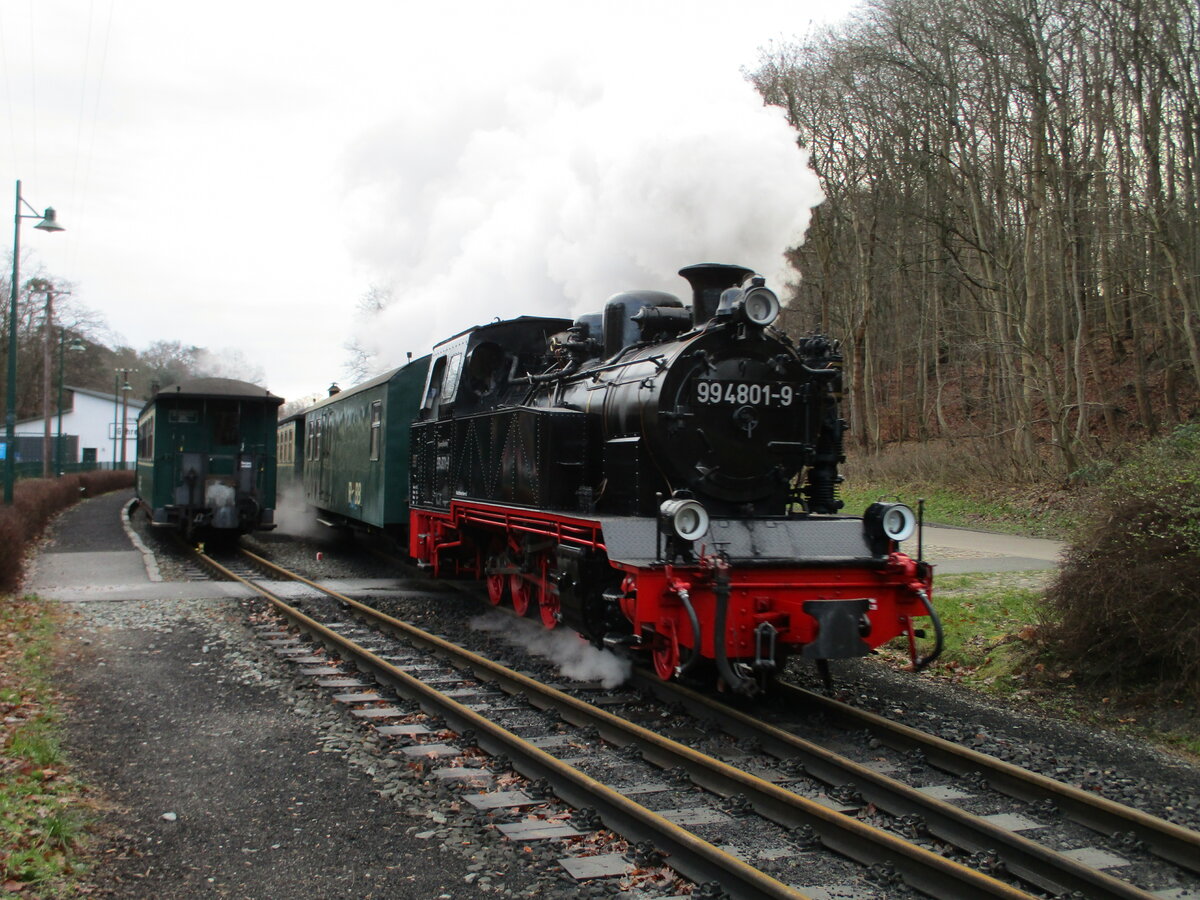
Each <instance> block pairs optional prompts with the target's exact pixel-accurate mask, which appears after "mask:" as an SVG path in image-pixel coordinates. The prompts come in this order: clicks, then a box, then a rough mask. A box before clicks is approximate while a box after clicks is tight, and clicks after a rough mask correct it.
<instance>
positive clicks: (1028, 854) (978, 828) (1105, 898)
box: [634, 673, 1153, 900]
mask: <svg viewBox="0 0 1200 900" xmlns="http://www.w3.org/2000/svg"><path fill="white" fill-rule="evenodd" d="M634 680H635V684H636V685H637V686H638V687H640V688H642V689H643V690H647V691H650V692H652V693H654V694H655V695H657V696H658V697H659V698H660V699H663V700H665V701H668V702H674V703H680V704H682V705H683V706H684V707H685V708H687V709H688V710H690V711H691V712H692V713H693V714H696V715H699V716H706V717H709V718H711V719H714V720H715V721H717V722H718V723H721V724H722V725H723V726H724V728H725V730H726V731H727V732H728V733H730V734H734V735H737V736H739V737H745V736H753V737H754V738H757V739H758V740H759V742H760V743H761V744H762V746H763V749H765V750H766V751H767V752H768V753H771V754H772V755H773V756H776V757H778V758H780V759H798V760H800V762H801V763H802V764H803V765H804V769H805V771H806V772H807V773H808V774H810V775H812V776H813V777H814V778H817V779H818V780H820V781H823V782H825V783H826V784H829V785H833V786H837V785H841V784H846V783H850V784H852V785H853V786H854V787H855V789H857V790H858V791H859V793H860V794H862V796H863V798H864V799H865V800H866V801H868V802H870V803H873V804H874V805H875V806H877V807H878V808H879V809H882V810H884V811H885V812H888V813H890V814H891V815H894V816H897V817H899V816H910V815H917V816H920V817H921V820H922V821H923V823H924V825H925V827H926V828H927V829H928V831H929V833H930V834H932V835H935V836H936V837H939V838H941V839H942V840H944V841H946V842H947V843H949V844H951V845H953V846H955V847H958V848H960V849H963V850H968V851H972V852H976V851H991V852H995V853H997V854H998V855H999V857H1000V859H1002V860H1003V861H1004V864H1005V866H1006V867H1007V869H1008V871H1010V872H1011V873H1013V874H1014V875H1018V876H1020V877H1021V878H1023V879H1024V880H1026V881H1028V882H1030V883H1032V884H1035V885H1037V886H1038V887H1041V888H1043V889H1045V890H1047V891H1050V892H1052V893H1055V894H1066V893H1070V892H1071V891H1078V892H1081V893H1082V894H1083V895H1084V896H1086V897H1088V898H1089V900H1116V898H1123V900H1151V898H1152V897H1153V895H1152V894H1150V893H1147V892H1146V891H1143V890H1141V889H1140V888H1138V887H1135V886H1134V885H1131V884H1129V883H1128V882H1126V881H1122V880H1121V879H1119V878H1115V877H1113V876H1112V875H1109V874H1107V873H1105V872H1101V871H1099V870H1097V869H1093V868H1091V867H1089V866H1087V865H1084V864H1083V863H1080V862H1078V861H1076V860H1074V859H1071V858H1070V857H1067V856H1064V855H1063V854H1061V853H1058V852H1056V851H1054V850H1052V849H1050V848H1049V847H1046V846H1045V845H1043V844H1039V843H1038V842H1037V841H1033V840H1030V839H1029V838H1026V837H1024V836H1022V835H1020V834H1018V833H1017V832H1014V831H1009V830H1008V829H1005V828H1002V827H1000V826H999V825H996V824H993V823H991V822H988V821H987V820H985V819H983V818H981V817H979V816H976V815H973V814H971V813H969V812H966V811H965V810H963V809H960V808H959V807H957V806H955V805H954V804H952V803H947V802H946V801H944V800H939V799H937V798H934V797H930V796H928V795H927V794H923V793H922V792H921V791H918V790H917V789H916V788H914V787H910V786H909V785H907V784H904V783H903V782H901V781H897V780H896V779H894V778H890V777H888V776H887V775H884V774H882V773H880V772H876V771H874V770H873V769H869V768H867V767H866V766H863V765H860V764H859V763H856V762H854V761H853V760H850V759H847V758H845V757H843V756H840V755H839V754H837V753H834V752H832V751H830V750H827V749H825V748H824V747H821V746H820V745H818V744H814V743H812V742H811V741H806V740H804V739H803V738H800V737H797V736H796V735H794V734H792V733H791V732H788V731H784V730H783V729H781V728H778V727H776V726H774V725H770V724H768V723H766V722H763V721H761V720H759V719H756V718H754V717H752V716H748V715H746V714H745V713H742V712H739V711H738V710H736V709H733V708H731V707H729V706H727V705H726V704H724V703H722V702H721V701H720V700H719V699H716V698H711V697H708V696H706V695H704V694H700V693H697V692H696V691H693V690H691V689H689V688H686V687H684V686H683V685H680V684H678V683H676V682H664V681H661V680H659V679H657V678H654V677H652V676H651V675H649V674H645V673H637V674H635V676H634Z"/></svg>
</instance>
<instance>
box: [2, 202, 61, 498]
mask: <svg viewBox="0 0 1200 900" xmlns="http://www.w3.org/2000/svg"><path fill="white" fill-rule="evenodd" d="M21 204H25V206H26V207H28V208H29V210H30V212H31V213H32V215H30V214H29V213H23V212H21ZM22 219H41V220H42V221H40V222H38V223H37V224H36V225H34V226H33V227H34V228H36V229H38V230H39V231H62V230H63V227H62V226H61V225H59V224H58V221H57V220H56V219H55V216H54V209H53V208H52V207H47V208H46V212H45V213H43V214H42V215H38V211H37V210H36V209H34V208H33V207H32V206H30V205H29V204H28V203H26V201H25V199H24V198H23V197H22V196H21V181H20V179H18V180H17V209H16V212H15V213H14V214H13V270H12V299H11V302H10V303H9V315H8V391H7V395H6V397H5V400H6V403H7V406H6V407H5V410H4V505H5V506H11V505H12V502H13V482H14V481H15V480H16V475H17V469H16V465H17V448H16V433H17V295H18V294H19V293H20V286H19V285H20V281H21V269H20V266H21V220H22Z"/></svg>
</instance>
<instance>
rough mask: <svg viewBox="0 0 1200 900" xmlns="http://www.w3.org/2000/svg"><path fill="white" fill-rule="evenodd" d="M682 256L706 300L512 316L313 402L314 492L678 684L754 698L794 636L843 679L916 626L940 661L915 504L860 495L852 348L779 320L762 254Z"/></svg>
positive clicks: (617, 302) (308, 419) (492, 591)
mask: <svg viewBox="0 0 1200 900" xmlns="http://www.w3.org/2000/svg"><path fill="white" fill-rule="evenodd" d="M680 275H682V276H683V277H684V278H685V279H686V280H687V281H688V282H689V284H690V285H691V288H692V297H691V299H692V303H691V306H690V307H688V306H685V305H684V303H683V302H682V301H681V300H679V298H677V297H675V296H674V295H671V294H667V293H662V292H656V291H631V292H626V293H621V294H617V295H616V296H614V297H612V298H611V299H610V300H609V301H608V303H607V304H606V306H605V308H604V311H603V313H602V314H597V315H589V316H584V317H581V318H580V319H578V320H574V321H572V320H571V319H559V318H544V317H529V316H523V317H520V318H516V319H510V320H507V321H496V322H493V323H490V324H487V325H481V326H478V327H475V328H470V329H468V330H466V331H464V332H462V333H460V334H457V335H454V336H453V337H451V338H449V339H447V340H445V341H443V342H442V343H440V344H438V345H437V346H436V347H435V348H434V349H433V352H432V353H431V354H430V356H429V357H427V358H423V359H421V360H418V361H416V362H414V363H411V364H409V365H406V366H403V367H401V368H399V369H396V370H394V371H393V372H390V373H387V374H385V375H384V376H381V377H380V378H379V379H376V380H375V381H374V382H370V383H368V385H366V386H364V388H363V389H361V390H352V391H348V392H344V393H343V394H338V395H336V396H333V397H330V398H329V399H327V400H325V401H323V402H322V403H321V404H319V405H318V406H317V407H314V408H313V409H312V410H310V411H308V413H306V416H305V426H304V429H303V430H304V432H305V433H306V435H307V439H306V440H307V443H306V449H307V451H308V453H309V454H310V459H308V460H306V462H305V469H304V478H305V484H306V499H307V500H308V502H309V503H310V504H311V505H313V506H316V507H318V508H319V509H320V510H321V511H322V515H323V517H324V518H326V520H327V521H330V520H337V521H340V522H341V523H354V522H356V521H358V522H366V523H369V524H371V525H374V526H377V527H381V528H384V529H391V530H396V531H398V532H401V533H404V532H406V533H407V541H408V548H409V552H410V554H411V556H412V557H413V558H414V559H415V560H417V561H418V563H420V564H421V565H423V566H426V567H428V568H429V569H430V570H431V571H432V573H433V574H434V575H436V576H470V577H474V578H478V579H482V580H484V581H485V582H486V585H487V595H488V598H489V599H490V601H491V602H492V603H494V604H497V605H499V604H511V605H512V607H513V608H514V609H515V611H516V612H517V613H518V614H520V615H536V616H538V617H539V618H540V619H541V621H542V623H543V624H544V625H545V626H546V627H548V628H554V627H556V626H558V625H559V624H563V625H567V626H569V627H571V628H574V629H576V630H577V631H579V632H580V633H581V634H582V635H584V636H585V637H587V638H589V639H590V640H592V641H593V642H595V643H597V644H599V645H605V646H609V647H619V648H624V649H625V651H626V652H630V653H635V654H636V653H640V654H644V655H646V656H648V657H649V659H650V660H651V661H652V664H653V667H654V670H655V671H656V672H657V674H658V675H659V676H660V677H662V678H664V679H670V678H673V677H677V676H680V675H684V674H691V675H699V676H702V677H705V678H710V677H712V678H715V679H717V681H718V682H719V683H720V684H721V685H723V686H724V688H725V689H727V690H731V691H734V692H737V693H742V694H753V693H755V692H757V691H759V690H760V689H761V688H762V687H763V686H764V685H765V684H767V683H768V682H769V681H770V680H771V678H772V677H773V676H774V675H775V673H777V672H778V671H779V670H780V668H781V667H782V665H783V663H784V661H785V660H786V659H787V657H788V656H790V655H793V654H798V655H799V656H800V657H802V658H804V659H809V660H813V661H814V662H816V663H817V665H818V666H819V667H820V668H821V669H822V671H823V672H825V673H826V675H827V672H828V661H829V660H831V659H839V658H846V657H854V656H861V655H864V654H867V653H869V652H870V651H871V650H873V649H874V648H876V647H878V646H880V645H881V644H884V643H886V642H888V641H890V640H892V639H893V638H896V637H900V636H905V637H907V639H908V644H909V650H910V654H911V655H912V658H913V662H914V664H916V665H918V666H920V665H924V664H926V663H928V662H929V661H930V660H932V658H933V657H934V656H936V654H937V652H939V650H940V644H941V639H940V627H938V626H937V622H936V615H935V614H934V612H933V608H932V606H931V604H930V592H931V590H932V572H931V568H930V566H929V565H928V564H927V563H925V562H923V561H920V560H914V559H912V558H911V557H909V556H908V555H906V554H904V553H902V552H900V550H899V542H900V541H902V540H904V539H906V538H907V537H909V536H910V535H911V534H912V533H913V531H914V530H915V528H916V527H917V523H916V517H915V516H914V515H913V513H912V511H911V509H909V508H908V507H906V506H903V505H902V504H885V503H877V504H874V505H872V507H871V508H870V509H868V510H867V512H866V515H864V516H863V517H861V518H860V517H851V516H843V515H840V514H839V510H840V509H841V507H842V501H841V500H839V499H838V497H837V485H838V483H839V482H840V480H841V479H840V476H839V475H838V465H839V463H840V462H842V461H843V459H844V456H843V447H842V434H843V432H844V430H845V424H844V421H843V420H842V419H841V418H840V416H839V412H838V403H839V398H840V393H841V357H840V356H839V353H838V347H837V345H836V344H835V343H834V342H833V341H831V340H829V339H828V338H826V337H823V336H820V335H810V336H807V337H805V338H802V339H800V340H798V341H796V342H793V341H791V340H790V339H789V338H788V337H787V336H786V335H784V334H783V333H782V332H780V331H778V330H776V329H775V328H774V327H773V323H774V321H775V319H776V317H777V316H778V314H779V311H780V304H779V300H778V298H777V297H776V295H775V294H774V293H773V292H772V291H771V290H770V289H769V288H768V287H767V286H766V285H765V282H764V279H762V278H761V277H758V276H755V275H754V273H753V272H752V271H751V270H749V269H745V268H743V267H741V266H731V265H718V264H704V265H697V266H690V267H688V268H685V269H683V270H681V272H680ZM418 386H419V390H418ZM393 442H394V443H395V445H396V446H397V447H398V448H401V449H399V450H398V451H397V452H398V453H400V454H403V456H404V457H405V458H404V459H403V460H402V461H401V460H399V459H397V458H396V455H397V453H396V452H393V451H391V450H390V449H389V448H390V447H391V446H392V443H393ZM352 446H353V447H357V448H358V449H357V450H355V451H352V450H351V447H352ZM339 453H340V454H341V455H340V457H339ZM313 456H315V457H316V459H317V460H318V461H321V460H325V461H331V460H333V459H334V458H335V457H338V458H340V460H341V462H340V463H337V464H333V465H322V464H321V462H318V464H317V465H315V466H314V464H313V461H312V458H311V457H313ZM384 472H386V473H389V474H383V473H384ZM364 484H365V485H368V488H367V490H366V491H364V490H363V486H364ZM310 485H311V489H310ZM401 490H403V496H402V497H396V496H394V494H395V493H396V492H399V491H401ZM377 495H379V496H377ZM369 510H370V511H369ZM920 617H930V618H931V620H932V621H933V622H934V625H935V633H936V645H935V647H934V649H933V652H932V653H931V654H930V655H928V656H925V657H924V658H920V657H919V654H918V651H917V638H919V637H922V636H923V631H922V630H921V629H919V628H918V627H917V626H916V624H915V620H917V619H918V618H920Z"/></svg>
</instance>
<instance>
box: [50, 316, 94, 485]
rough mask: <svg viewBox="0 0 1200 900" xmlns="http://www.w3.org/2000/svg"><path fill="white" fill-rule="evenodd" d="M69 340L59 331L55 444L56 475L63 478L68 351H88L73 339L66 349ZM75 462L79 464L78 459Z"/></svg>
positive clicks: (81, 343)
mask: <svg viewBox="0 0 1200 900" xmlns="http://www.w3.org/2000/svg"><path fill="white" fill-rule="evenodd" d="M66 340H67V329H65V328H60V329H58V437H57V439H56V440H55V442H54V474H55V475H56V476H58V477H61V476H62V473H63V470H62V414H63V375H64V373H65V369H66V357H67V354H66V351H67V350H71V351H72V352H75V353H79V352H82V351H84V350H86V349H87V345H86V344H84V342H83V341H81V340H80V339H79V338H72V339H71V346H70V347H65V346H64V345H65V344H66ZM75 462H79V460H78V459H76V460H75Z"/></svg>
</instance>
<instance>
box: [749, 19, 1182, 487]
mask: <svg viewBox="0 0 1200 900" xmlns="http://www.w3.org/2000/svg"><path fill="white" fill-rule="evenodd" d="M1198 25H1200V10H1198V8H1197V6H1196V4H1195V0H962V2H959V3H953V4H945V3H940V2H936V0H872V2H870V3H868V4H867V5H866V6H864V7H862V8H860V10H859V12H858V13H857V14H856V15H855V16H854V17H853V18H852V19H851V20H850V21H849V22H848V23H846V24H844V25H841V26H838V27H835V28H832V29H829V30H825V31H822V32H819V33H817V34H815V35H813V36H811V37H809V38H806V39H804V40H802V41H796V42H788V43H782V44H773V45H771V46H769V47H767V48H766V49H764V50H763V52H762V55H761V58H760V59H759V60H758V63H757V65H756V67H754V68H753V69H752V70H749V71H748V73H747V75H748V77H749V78H750V80H751V81H752V83H753V84H754V85H755V86H756V87H757V89H758V90H759V92H760V93H761V94H762V96H763V98H764V100H765V102H766V103H768V104H772V105H777V106H779V107H781V108H782V109H783V110H784V111H785V112H786V114H787V117H788V119H789V121H790V122H791V123H792V125H794V126H795V128H796V129H797V130H798V132H799V141H800V143H801V145H802V146H804V147H805V148H807V149H808V150H809V151H810V153H811V156H812V163H813V165H814V167H815V169H816V171H817V173H818V175H819V176H820V178H821V182H822V185H823V187H824V189H825V193H826V195H827V200H826V201H825V203H824V204H823V205H822V206H820V207H818V208H817V209H816V210H815V214H814V218H813V222H812V225H811V226H810V229H809V232H808V236H807V240H806V242H805V243H804V245H803V246H801V247H798V248H796V249H795V250H794V252H793V261H794V263H795V267H796V269H797V270H798V271H799V273H800V274H801V277H802V280H801V282H800V284H799V285H798V287H797V291H798V293H797V297H796V299H795V300H793V302H792V304H791V309H790V310H789V312H788V317H789V319H788V326H787V327H788V329H789V331H791V332H792V333H793V334H796V333H803V332H805V331H807V330H809V329H820V330H823V331H826V332H828V333H830V334H833V335H835V336H837V337H839V338H841V339H842V340H843V349H844V353H845V356H846V368H847V382H846V383H847V388H848V391H847V393H848V400H849V406H850V415H849V419H850V421H851V437H852V439H853V441H854V443H856V444H857V445H858V446H859V447H861V448H867V449H869V450H877V449H879V448H881V447H882V446H884V445H886V444H889V443H891V442H896V441H910V440H912V441H933V440H953V441H957V442H964V441H971V442H975V444H976V445H977V446H978V447H979V448H980V450H981V452H988V453H990V455H991V457H992V458H993V459H995V460H996V462H997V465H998V466H999V467H1001V468H1002V469H1003V470H1004V471H1000V472H998V474H1002V475H1016V476H1019V477H1022V476H1023V477H1038V476H1045V475H1052V476H1055V477H1064V476H1070V475H1071V474H1072V473H1076V472H1078V471H1080V470H1081V469H1086V467H1087V466H1088V465H1089V464H1090V463H1091V462H1092V461H1094V460H1096V459H1100V458H1104V457H1105V456H1106V455H1107V454H1111V453H1112V452H1113V451H1114V449H1116V448H1119V447H1120V446H1122V445H1124V444H1126V443H1130V442H1136V441H1140V440H1142V439H1144V438H1146V437H1149V436H1152V435H1155V434H1158V433H1162V432H1165V431H1169V430H1170V428H1171V427H1172V426H1174V425H1175V424H1177V423H1180V422H1186V421H1189V420H1195V419H1196V418H1197V416H1198V415H1200V411H1198V401H1197V397H1198V387H1200V381H1198V379H1200V342H1198V337H1197V330H1198V328H1200V199H1198V196H1197V190H1198V184H1197V180H1198V178H1200V84H1198V81H1200V29H1198Z"/></svg>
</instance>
